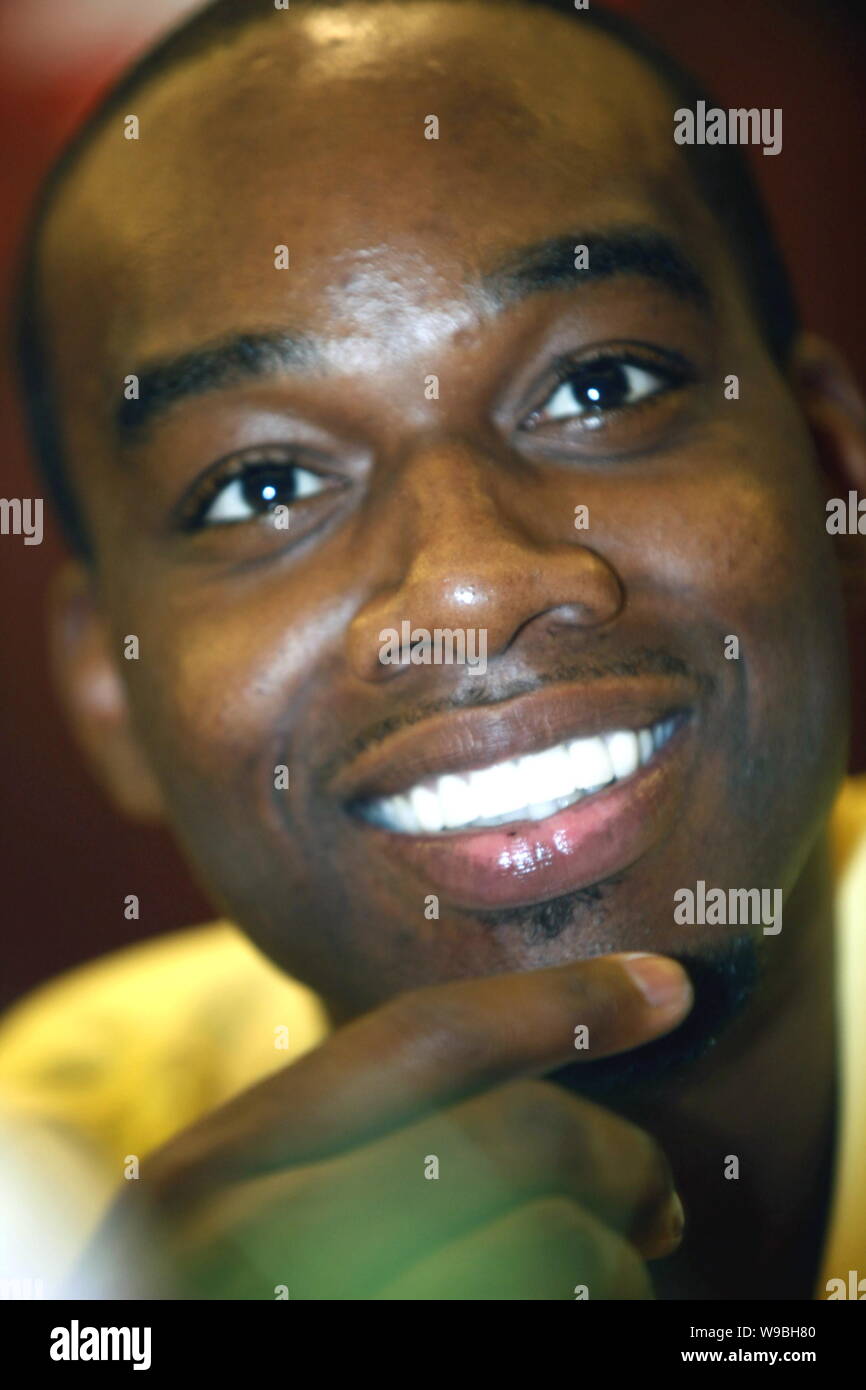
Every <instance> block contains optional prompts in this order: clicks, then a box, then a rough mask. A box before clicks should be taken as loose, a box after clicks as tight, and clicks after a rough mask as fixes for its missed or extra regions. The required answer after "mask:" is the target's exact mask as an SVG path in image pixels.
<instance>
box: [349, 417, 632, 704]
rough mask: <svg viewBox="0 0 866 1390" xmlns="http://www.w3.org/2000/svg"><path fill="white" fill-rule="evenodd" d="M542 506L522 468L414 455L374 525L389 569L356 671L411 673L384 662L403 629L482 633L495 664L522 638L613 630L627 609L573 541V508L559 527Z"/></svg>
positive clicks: (590, 554) (357, 622)
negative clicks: (387, 642) (388, 639)
mask: <svg viewBox="0 0 866 1390" xmlns="http://www.w3.org/2000/svg"><path fill="white" fill-rule="evenodd" d="M543 497H544V494H542V493H541V492H540V491H539V490H538V488H537V486H533V485H532V482H531V480H530V479H529V478H528V476H527V475H526V473H525V471H524V470H523V469H522V467H517V468H515V467H514V466H513V464H512V465H510V466H509V465H508V464H502V463H501V462H500V461H498V460H496V459H492V458H491V457H490V456H489V455H487V454H486V453H485V452H484V451H483V450H479V449H478V448H476V447H472V446H469V445H467V444H465V443H463V442H460V441H454V440H436V441H433V442H428V443H427V444H426V445H425V446H424V447H422V448H418V449H416V450H415V451H414V453H413V455H412V456H411V458H410V459H409V460H408V461H407V462H406V466H405V469H404V470H403V472H402V475H401V477H400V479H399V482H397V483H396V484H395V486H394V488H393V489H392V490H391V492H390V495H389V497H388V498H387V501H386V502H385V503H384V508H383V510H382V512H381V513H380V515H379V518H378V519H379V522H380V525H381V526H382V527H383V531H382V533H381V534H382V535H383V544H385V545H388V546H389V547H390V549H391V555H392V563H393V567H392V569H391V571H390V574H391V579H390V582H389V583H388V584H387V585H386V586H385V587H384V588H381V589H379V590H378V591H377V593H376V594H375V595H374V596H372V597H371V598H370V599H369V601H368V602H367V603H366V604H365V605H364V606H363V608H361V609H360V611H359V612H358V613H357V614H356V616H355V618H354V619H353V621H352V623H351V625H350V628H349V632H348V660H349V664H350V667H351V669H352V671H353V673H354V674H355V675H356V676H358V677H359V678H360V679H362V680H364V681H367V682H381V681H387V680H391V679H394V678H395V677H398V676H400V675H401V674H403V673H405V672H406V671H407V670H408V669H411V667H409V666H408V665H406V664H396V663H394V662H393V660H386V659H383V656H382V652H383V641H384V638H385V634H388V633H398V634H399V633H401V632H405V631H406V629H405V627H404V624H406V623H408V624H409V625H410V628H411V630H412V631H417V630H419V629H420V630H426V631H428V632H430V633H433V632H434V630H435V629H445V630H451V631H455V630H457V631H459V630H463V631H468V630H469V629H475V630H476V632H484V634H485V638H484V641H485V643H486V655H487V661H488V662H490V661H491V660H492V659H494V658H495V657H496V656H499V655H501V654H502V653H504V652H505V651H507V650H508V648H509V647H510V646H511V644H512V643H513V642H515V640H516V639H517V638H518V635H520V637H521V640H526V637H527V636H528V634H529V632H532V633H534V634H536V635H537V634H538V633H540V632H544V633H547V634H551V633H553V632H555V631H556V630H557V629H562V628H572V629H586V630H589V629H596V628H599V627H601V626H603V625H605V624H607V623H610V622H611V621H612V620H613V619H614V618H615V617H616V616H617V615H618V613H619V612H620V611H621V609H622V606H623V602H624V591H623V586H622V584H621V582H620V579H619V576H618V575H617V573H616V572H615V570H614V569H613V568H612V567H611V565H610V564H609V563H608V562H607V560H605V559H604V558H603V557H602V556H601V555H600V554H598V553H597V552H596V551H594V550H592V549H589V548H588V547H587V546H586V545H585V544H583V543H581V542H580V540H578V539H577V538H578V537H580V536H583V535H585V534H586V533H584V532H582V531H577V530H575V529H574V523H573V513H572V515H568V514H567V513H566V506H567V504H563V516H562V517H561V518H560V517H558V516H556V517H553V516H551V515H549V512H550V510H551V508H550V504H549V501H545V500H542V499H543ZM548 497H549V494H548ZM566 536H567V537H568V539H565V537H566ZM572 536H573V537H574V538H575V539H574V540H572V539H571V537H572ZM404 660H405V658H404Z"/></svg>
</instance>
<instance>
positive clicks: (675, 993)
mask: <svg viewBox="0 0 866 1390" xmlns="http://www.w3.org/2000/svg"><path fill="white" fill-rule="evenodd" d="M621 959H622V964H623V969H624V970H626V971H628V974H629V975H630V976H631V978H632V979H633V980H634V982H635V984H636V985H637V987H638V989H639V990H640V992H641V994H642V995H643V996H644V998H645V999H646V1001H647V1003H649V1004H651V1005H652V1007H653V1008H654V1009H666V1008H667V1009H669V1008H672V1007H673V1006H674V1005H676V1004H686V1003H688V1002H689V1001H690V1000H691V997H692V987H691V985H690V984H689V977H688V975H687V974H686V972H685V971H684V970H683V968H682V966H681V965H678V964H677V962H676V961H675V960H668V959H667V957H665V956H653V955H650V954H649V952H648V951H632V952H630V953H629V954H628V955H624V956H622V957H621Z"/></svg>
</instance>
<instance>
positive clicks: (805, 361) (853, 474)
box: [790, 333, 866, 609]
mask: <svg viewBox="0 0 866 1390" xmlns="http://www.w3.org/2000/svg"><path fill="white" fill-rule="evenodd" d="M790 372H791V385H792V387H793V390H794V392H795V395H796V396H797V398H798V400H799V402H800V406H801V408H802V410H803V413H804V415H805V417H806V421H807V423H808V425H809V428H810V430H811V432H812V437H813V439H814V442H815V448H816V451H817V455H818V463H819V465H820V468H821V471H822V474H823V477H824V482H825V495H826V498H827V500H828V501H829V499H830V498H832V497H837V498H842V499H843V500H844V501H845V503H846V508H847V503H848V494H849V492H851V491H854V492H856V493H857V501H858V502H859V501H861V500H864V501H866V401H864V397H863V393H862V392H861V390H860V387H859V385H858V383H857V380H856V378H855V376H854V374H853V372H852V371H851V368H850V367H849V366H848V363H847V362H846V360H845V358H844V357H843V356H842V354H841V352H839V351H838V349H837V348H835V347H833V345H832V343H829V342H828V341H827V340H826V339H825V338H822V337H820V336H819V335H818V334H817V333H802V334H801V335H800V336H799V338H798V340H797V342H796V344H795V346H794V350H793V353H792V356H791V363H790ZM858 517H859V521H860V523H861V525H862V528H863V533H862V534H861V533H860V530H859V527H858V530H857V531H855V532H854V534H849V535H840V536H834V537H833V541H834V544H835V545H836V548H837V554H838V558H839V565H840V569H841V572H842V580H843V584H844V587H845V594H846V598H847V599H848V602H849V603H850V604H851V605H852V606H853V607H855V608H858V609H859V608H861V607H863V606H864V605H866V506H864V508H863V512H862V514H860V513H858Z"/></svg>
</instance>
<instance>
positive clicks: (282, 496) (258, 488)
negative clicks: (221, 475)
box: [242, 468, 295, 511]
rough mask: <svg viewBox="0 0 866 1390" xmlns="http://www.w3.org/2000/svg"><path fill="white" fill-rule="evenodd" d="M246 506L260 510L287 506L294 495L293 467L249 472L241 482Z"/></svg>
mask: <svg viewBox="0 0 866 1390" xmlns="http://www.w3.org/2000/svg"><path fill="white" fill-rule="evenodd" d="M242 489H243V496H244V501H245V502H246V504H247V506H249V507H252V508H254V509H257V510H261V511H270V510H271V509H272V508H273V507H278V506H284V507H285V506H289V504H290V503H291V502H293V501H294V497H295V470H294V469H293V468H261V469H257V470H255V471H254V472H250V473H248V474H247V476H246V477H245V478H244V479H243V482H242Z"/></svg>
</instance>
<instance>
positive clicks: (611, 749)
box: [606, 729, 640, 777]
mask: <svg viewBox="0 0 866 1390" xmlns="http://www.w3.org/2000/svg"><path fill="white" fill-rule="evenodd" d="M606 742H607V751H608V753H609V754H610V761H611V764H612V765H613V775H614V777H631V774H632V773H633V772H635V771H636V770H637V767H638V765H639V763H640V753H639V751H638V739H637V734H633V733H632V732H631V730H630V729H619V730H618V731H617V732H616V733H615V734H608V736H607V740H606Z"/></svg>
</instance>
